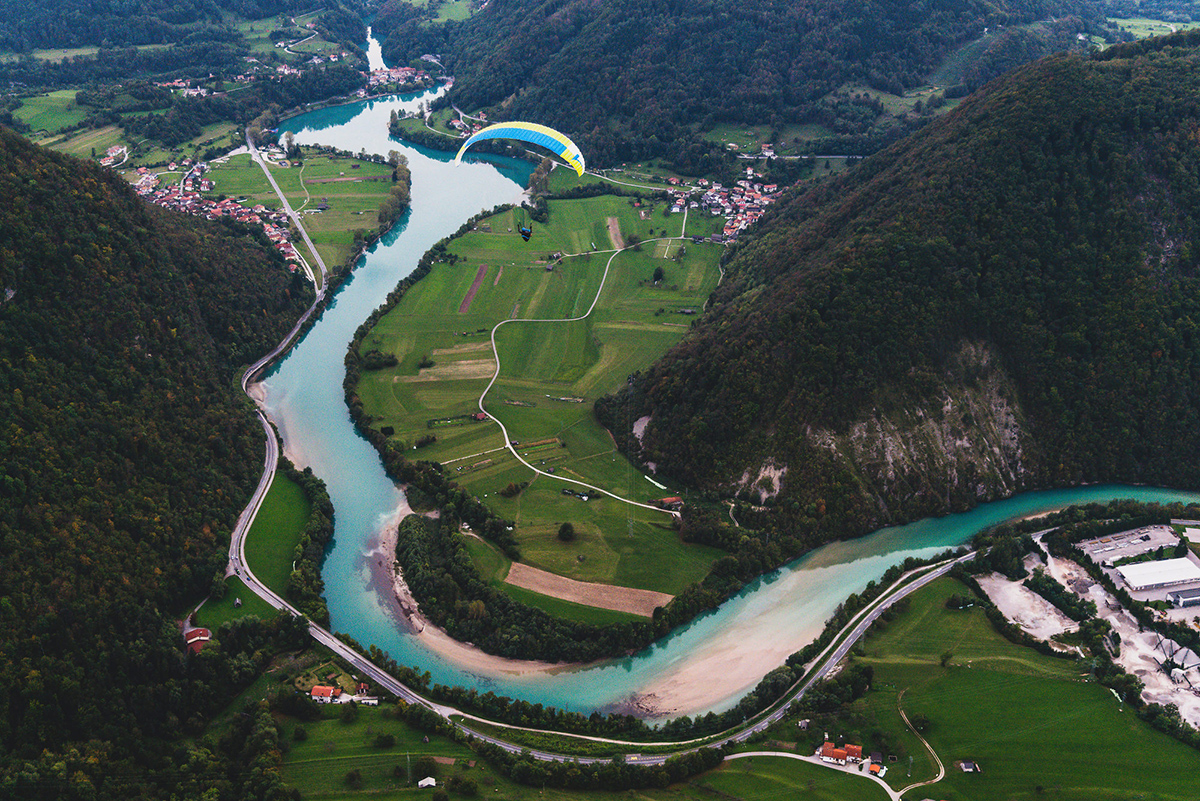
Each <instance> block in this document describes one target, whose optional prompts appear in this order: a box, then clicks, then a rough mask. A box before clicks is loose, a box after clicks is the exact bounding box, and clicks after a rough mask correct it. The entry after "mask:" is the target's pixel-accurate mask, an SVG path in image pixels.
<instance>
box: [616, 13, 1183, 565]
mask: <svg viewBox="0 0 1200 801" xmlns="http://www.w3.org/2000/svg"><path fill="white" fill-rule="evenodd" d="M1198 48H1200V34H1196V33H1190V34H1179V35H1175V36H1172V37H1168V38H1164V39H1158V40H1148V41H1146V42H1139V43H1133V44H1129V45H1121V46H1117V47H1114V48H1111V49H1109V50H1107V51H1105V52H1104V53H1103V54H1100V55H1097V56H1094V57H1091V58H1087V57H1079V56H1057V57H1052V58H1050V59H1048V60H1044V61H1041V62H1038V63H1036V64H1034V65H1031V66H1028V67H1025V68H1023V69H1021V70H1019V71H1018V72H1017V73H1015V74H1012V75H1010V76H1009V77H1008V78H1003V79H1001V80H999V81H997V82H994V83H992V84H990V85H989V86H988V87H985V88H984V89H983V90H982V91H981V92H980V93H979V94H977V95H976V96H974V97H972V98H971V99H969V100H968V101H967V102H965V103H964V104H963V105H962V106H961V107H960V108H959V109H957V110H956V111H954V112H952V113H951V114H949V115H948V116H947V117H945V118H942V119H940V120H938V121H937V122H934V123H932V124H931V125H930V126H928V127H927V128H926V129H924V130H923V131H921V132H920V133H918V134H915V135H913V136H912V137H910V138H908V139H906V140H904V141H903V142H901V143H898V144H897V145H894V146H892V147H890V148H888V149H887V150H886V151H884V152H882V153H880V154H878V155H876V156H874V157H872V158H870V159H868V160H867V161H865V162H864V163H863V164H862V165H861V166H860V167H859V168H857V169H856V170H854V171H853V172H851V173H849V174H847V175H846V176H844V177H840V178H838V179H836V180H830V181H826V182H824V183H822V184H819V185H816V186H814V187H811V188H808V189H806V190H803V191H794V192H793V194H792V195H791V196H790V198H788V199H787V200H786V201H785V202H782V203H781V204H779V205H778V206H777V207H776V209H777V210H776V211H775V212H774V213H772V214H770V215H768V216H767V217H766V218H764V220H763V221H762V224H761V225H760V226H759V227H758V228H757V229H756V230H754V231H753V233H752V235H751V236H748V237H745V239H744V241H743V242H741V243H739V245H738V246H737V248H736V249H735V250H734V251H733V252H732V254H731V255H730V258H728V260H727V264H726V280H725V281H724V283H723V284H722V285H721V287H720V289H719V290H718V291H717V292H716V293H714V296H713V298H712V303H711V304H710V309H709V311H708V312H707V313H706V315H705V316H704V317H703V318H702V320H701V321H700V322H699V323H698V325H697V327H696V328H695V329H694V331H693V333H692V334H691V336H689V337H688V338H687V339H686V340H685V341H684V342H682V343H681V344H680V345H679V346H677V347H676V348H675V349H673V350H672V351H671V352H670V353H668V354H667V355H666V356H665V357H664V358H663V359H662V360H661V361H660V362H659V363H658V364H656V365H655V366H653V367H652V368H651V369H650V370H648V371H646V372H645V373H644V374H642V375H639V376H637V377H636V378H635V380H634V381H633V382H631V385H630V386H629V387H628V388H626V390H624V391H623V392H622V393H621V394H620V395H619V396H618V397H615V398H609V399H607V400H606V401H604V402H602V403H600V404H598V406H597V410H598V413H599V414H600V415H601V417H602V419H603V420H604V421H605V422H606V424H607V425H609V426H610V427H613V428H616V429H617V430H618V437H619V438H620V439H622V440H623V442H624V446H625V447H626V448H627V449H628V450H629V451H630V452H631V453H632V454H633V455H634V456H635V457H636V458H638V459H640V460H641V461H643V462H653V463H655V464H657V467H658V470H659V471H660V472H663V473H666V474H668V475H671V476H672V477H674V478H676V479H680V480H682V481H685V482H687V483H688V484H690V485H691V486H693V487H697V488H700V489H701V490H702V491H703V494H705V495H708V496H709V497H712V498H717V497H731V496H734V495H735V494H736V495H737V496H738V497H740V498H742V499H743V500H744V501H745V505H744V506H743V507H742V508H741V510H740V511H739V514H738V520H739V522H741V523H742V524H743V525H747V524H748V525H750V526H751V527H763V528H766V529H775V530H785V531H788V532H790V533H792V534H795V535H796V536H799V537H802V538H803V539H805V540H807V541H808V542H809V543H810V544H811V543H813V542H816V541H818V540H822V539H828V538H829V537H831V536H845V535H848V534H853V533H856V532H863V531H865V530H867V529H869V528H872V527H875V526H878V525H880V524H883V523H887V522H891V521H897V520H905V519H912V518H914V517H917V516H921V515H927V514H934V513H939V512H944V511H946V510H948V509H951V508H963V507H967V506H970V505H973V504H975V503H977V502H979V501H982V500H986V499H990V498H996V497H999V496H1003V495H1007V494H1010V493H1012V492H1015V491H1017V490H1020V489H1026V488H1031V487H1048V486H1054V485H1066V484H1077V483H1080V482H1095V481H1122V482H1149V483H1154V484H1161V485H1171V486H1186V487H1197V486H1200V464H1198V463H1197V460H1196V454H1197V453H1200V330H1198V328H1197V326H1198V324H1200V275H1198V273H1197V266H1198V260H1200V147H1198V146H1197V145H1198V143H1200V122H1198V120H1200V69H1198V67H1200V49H1198ZM643 416H649V418H650V420H649V423H648V425H647V426H646V428H645V432H644V436H643V437H642V439H641V441H640V442H639V441H638V439H637V438H636V437H635V436H633V435H632V433H631V428H632V422H633V421H636V420H638V419H639V418H641V417H643ZM755 509H757V510H758V511H755Z"/></svg>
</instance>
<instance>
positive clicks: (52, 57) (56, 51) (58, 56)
mask: <svg viewBox="0 0 1200 801" xmlns="http://www.w3.org/2000/svg"><path fill="white" fill-rule="evenodd" d="M134 47H136V48H137V49H138V50H164V49H166V48H168V47H171V45H169V44H148V45H134ZM99 52H100V48H99V47H94V46H93V47H54V48H38V49H37V50H31V51H29V55H31V56H33V57H34V58H36V59H38V60H39V61H52V62H54V63H55V64H57V63H58V62H60V61H62V60H63V59H65V58H75V57H77V56H94V55H96V54H97V53H99ZM19 58H21V54H20V53H12V52H6V53H0V62H3V61H16V60H17V59H19Z"/></svg>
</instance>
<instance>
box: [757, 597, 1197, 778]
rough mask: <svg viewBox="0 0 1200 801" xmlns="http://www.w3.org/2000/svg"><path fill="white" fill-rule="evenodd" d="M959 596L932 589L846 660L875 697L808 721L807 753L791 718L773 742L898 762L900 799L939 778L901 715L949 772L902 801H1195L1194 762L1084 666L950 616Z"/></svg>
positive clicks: (975, 619)
mask: <svg viewBox="0 0 1200 801" xmlns="http://www.w3.org/2000/svg"><path fill="white" fill-rule="evenodd" d="M965 592H967V590H966V588H965V587H964V586H963V585H961V584H959V583H958V582H956V581H954V580H953V579H949V578H943V579H940V580H938V581H936V582H934V583H932V584H930V585H929V586H927V587H925V588H923V589H921V590H919V591H918V592H916V593H914V594H913V595H912V596H911V597H910V599H909V602H908V607H907V609H906V610H905V611H904V612H903V613H902V614H901V615H900V616H899V617H898V618H897V619H895V620H893V621H892V622H890V623H888V624H886V625H885V626H884V627H883V628H882V630H875V631H873V632H872V633H871V634H870V635H869V636H868V638H867V639H866V641H865V642H864V643H862V644H861V645H860V646H858V647H857V648H856V649H855V651H854V654H855V656H854V657H853V658H854V660H855V661H858V662H860V663H863V664H867V665H870V666H872V667H873V668H874V681H873V684H872V689H871V691H870V692H869V693H868V694H867V696H865V697H864V698H862V699H860V700H859V701H857V702H855V703H854V704H852V705H851V706H850V708H848V709H847V710H844V711H842V712H840V713H837V714H836V715H832V716H819V717H817V718H815V719H814V722H813V727H812V729H810V731H811V732H812V734H811V736H810V739H811V740H812V742H806V741H804V740H803V736H802V733H800V732H798V731H797V729H796V727H795V722H794V719H793V720H791V721H789V722H787V723H785V724H784V725H783V726H782V727H779V728H777V729H776V731H775V732H773V734H776V736H779V737H781V738H785V737H790V738H792V739H800V740H801V742H800V743H799V744H797V746H796V750H797V751H800V752H804V751H810V752H811V748H813V747H815V743H816V740H817V739H819V738H820V736H821V734H822V733H823V732H824V731H829V732H831V733H834V732H836V734H835V736H839V735H840V736H844V737H845V738H846V740H847V741H849V742H857V743H860V744H863V745H864V751H872V750H880V751H882V752H883V753H885V754H893V755H897V756H898V761H897V762H896V763H894V764H893V765H892V766H891V767H890V769H889V773H888V776H887V777H886V779H887V781H888V783H889V784H890V785H891V786H892V787H893V788H896V789H901V788H903V787H905V786H907V785H909V784H911V783H914V782H918V781H924V780H927V779H931V778H933V777H934V776H935V775H936V772H937V770H936V766H935V765H934V763H933V760H932V759H931V758H930V757H929V756H928V753H927V752H926V750H925V748H924V746H922V745H921V744H920V742H919V741H918V740H917V739H916V737H915V736H914V735H913V734H912V732H911V731H909V730H908V729H907V727H906V726H905V725H904V724H903V721H902V720H901V719H900V716H899V711H898V710H899V709H900V708H903V710H904V712H905V713H906V714H907V715H908V716H909V718H910V720H911V719H913V718H914V717H915V716H925V717H926V718H928V721H929V723H928V728H927V729H926V731H925V737H926V738H927V739H928V741H929V744H930V745H931V746H932V747H933V749H934V751H935V752H936V753H937V755H938V757H939V758H940V759H941V761H942V763H943V764H944V765H945V769H946V775H945V778H944V779H942V780H941V781H940V782H938V783H936V784H934V785H932V786H927V787H922V788H919V789H916V790H913V791H911V792H910V793H908V794H907V795H906V796H905V797H906V798H914V799H919V798H926V797H929V798H938V799H947V801H968V800H969V801H991V800H992V799H995V800H996V801H1001V800H1002V799H1039V798H1047V799H1070V800H1072V801H1074V800H1075V799H1078V800H1079V801H1083V799H1127V798H1128V799H1133V798H1146V799H1149V798H1154V799H1162V800H1164V801H1166V800H1168V799H1180V800H1181V801H1182V799H1185V798H1192V797H1195V792H1194V789H1195V786H1196V785H1195V779H1194V776H1193V774H1194V766H1195V765H1196V754H1195V751H1193V750H1192V749H1190V748H1188V747H1187V746H1185V745H1183V744H1182V743H1179V742H1177V741H1175V740H1172V739H1171V738H1169V737H1167V736H1166V735H1164V734H1161V733H1159V732H1157V731H1154V730H1153V729H1151V728H1150V727H1149V726H1148V725H1146V724H1144V723H1142V722H1141V721H1140V720H1138V719H1137V718H1136V716H1135V715H1134V714H1133V713H1132V712H1130V711H1129V710H1128V709H1127V708H1123V707H1122V705H1120V704H1119V703H1118V702H1117V700H1116V699H1115V698H1114V697H1113V695H1112V693H1111V692H1110V691H1109V690H1108V689H1107V688H1105V687H1103V686H1101V685H1099V684H1097V683H1096V682H1094V681H1091V680H1089V678H1088V671H1087V667H1086V663H1080V662H1076V661H1074V660H1066V659H1056V658H1052V657H1047V656H1043V655H1042V654H1039V653H1037V652H1036V651H1034V650H1032V649H1030V648H1026V647H1023V646H1019V645H1014V644H1013V643H1011V642H1009V641H1008V640H1005V639H1004V638H1003V637H1001V636H1000V634H999V633H998V632H996V630H995V629H994V628H993V627H992V626H991V624H990V622H989V621H988V620H987V618H986V617H985V615H984V613H983V611H982V610H981V609H979V608H978V607H975V608H972V609H967V610H951V609H947V608H946V606H945V602H946V599H947V598H948V597H949V596H950V595H951V594H955V593H958V594H962V593H965ZM943 659H945V662H946V664H945V666H943V664H942V662H943ZM910 756H911V757H912V775H911V777H909V776H908V770H909V764H908V758H909V757H910ZM964 760H965V761H972V762H977V763H978V764H979V765H980V767H981V768H982V772H981V773H964V772H963V771H962V770H961V768H960V767H959V766H958V763H961V762H962V761H964ZM1150 765H1153V770H1149V769H1147V766H1150ZM863 783H864V784H866V782H865V781H864V782H863ZM837 797H839V798H852V797H854V796H850V795H845V796H837Z"/></svg>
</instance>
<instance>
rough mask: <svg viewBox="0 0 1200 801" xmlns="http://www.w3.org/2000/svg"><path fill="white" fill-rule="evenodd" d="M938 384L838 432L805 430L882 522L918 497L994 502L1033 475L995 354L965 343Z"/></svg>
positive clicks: (1017, 412) (1011, 392)
mask: <svg viewBox="0 0 1200 801" xmlns="http://www.w3.org/2000/svg"><path fill="white" fill-rule="evenodd" d="M942 378H943V380H942V381H941V383H940V384H939V385H938V388H937V392H936V393H935V394H933V395H931V396H929V397H927V398H926V399H925V400H924V401H922V402H919V403H915V404H913V405H909V406H906V407H904V408H899V409H894V410H892V411H890V412H887V413H885V412H881V411H880V410H879V409H877V408H875V409H871V410H870V412H869V413H868V414H867V415H866V416H864V417H862V418H860V419H858V420H856V421H855V422H853V423H852V424H850V425H849V426H848V427H847V428H846V429H845V430H843V431H840V432H838V431H834V430H831V429H820V428H817V429H809V430H808V432H807V437H808V439H809V441H810V442H811V443H812V444H813V445H814V446H815V447H817V448H821V449H824V450H826V451H828V452H829V454H830V455H831V456H832V458H833V459H834V460H835V462H837V463H838V464H839V465H841V466H842V468H843V469H845V470H847V471H849V472H851V473H853V474H854V475H856V476H857V477H858V478H859V480H860V481H861V483H862V486H863V489H864V491H865V492H866V493H868V494H869V495H870V496H871V498H873V499H874V501H875V503H877V504H878V506H879V509H880V510H881V512H882V513H883V515H884V517H885V518H887V517H890V516H891V515H890V513H889V507H890V506H892V505H896V504H901V505H903V504H908V503H911V502H913V501H915V500H918V499H920V498H926V499H935V498H936V499H941V500H944V502H945V505H946V507H947V508H963V507H965V506H969V505H973V504H975V503H978V502H980V501H988V500H995V499H996V498H1001V497H1005V496H1008V495H1011V494H1013V493H1014V492H1017V491H1019V490H1021V489H1024V488H1025V487H1026V486H1027V482H1028V481H1029V480H1030V479H1031V478H1032V477H1033V473H1032V469H1031V465H1030V464H1029V459H1028V456H1027V455H1026V451H1027V439H1028V436H1027V434H1026V429H1025V427H1024V415H1023V414H1022V413H1021V409H1020V407H1019V405H1018V403H1017V401H1016V391H1015V388H1014V387H1013V385H1012V382H1011V380H1010V379H1009V377H1008V375H1007V374H1006V373H1005V372H1004V370H1003V369H1002V368H1001V367H1000V366H999V364H998V360H997V359H996V356H995V354H994V353H992V351H991V350H990V349H989V348H987V347H986V346H984V345H981V344H979V343H967V344H964V345H963V346H962V348H961V349H960V350H959V351H958V353H956V354H955V356H954V359H953V361H952V363H951V365H950V368H949V369H948V370H947V371H946V372H945V373H944V374H943V376H942Z"/></svg>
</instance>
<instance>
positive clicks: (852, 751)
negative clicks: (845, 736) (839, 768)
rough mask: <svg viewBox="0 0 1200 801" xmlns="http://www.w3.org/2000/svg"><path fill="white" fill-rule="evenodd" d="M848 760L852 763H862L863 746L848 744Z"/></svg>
mask: <svg viewBox="0 0 1200 801" xmlns="http://www.w3.org/2000/svg"><path fill="white" fill-rule="evenodd" d="M846 759H847V760H848V761H850V762H862V746H861V745H850V743H846Z"/></svg>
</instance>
